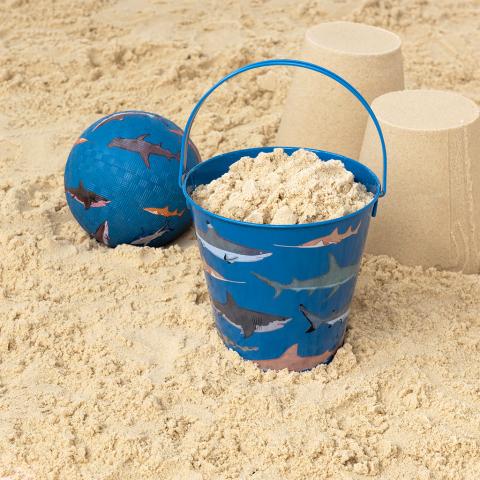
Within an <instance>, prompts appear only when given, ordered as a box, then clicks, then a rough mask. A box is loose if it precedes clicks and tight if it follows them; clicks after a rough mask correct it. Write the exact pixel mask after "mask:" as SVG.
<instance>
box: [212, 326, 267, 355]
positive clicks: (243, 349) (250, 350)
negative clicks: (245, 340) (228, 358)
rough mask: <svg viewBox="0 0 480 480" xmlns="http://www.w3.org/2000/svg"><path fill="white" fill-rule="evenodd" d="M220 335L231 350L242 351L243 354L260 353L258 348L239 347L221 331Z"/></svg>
mask: <svg viewBox="0 0 480 480" xmlns="http://www.w3.org/2000/svg"><path fill="white" fill-rule="evenodd" d="M218 334H219V335H220V338H221V339H222V340H223V343H224V344H225V345H226V346H227V347H229V348H233V349H235V350H240V351H242V352H258V347H242V346H241V345H238V343H235V342H234V341H233V340H232V339H231V338H229V337H227V336H226V335H225V334H224V333H222V332H221V331H220V330H218Z"/></svg>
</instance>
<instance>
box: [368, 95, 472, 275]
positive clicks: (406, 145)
mask: <svg viewBox="0 0 480 480" xmlns="http://www.w3.org/2000/svg"><path fill="white" fill-rule="evenodd" d="M372 108H373V110H374V111H375V113H376V115H377V117H378V120H379V121H380V124H381V126H382V129H383V132H384V135H385V141H386V144H387V150H388V154H389V159H390V161H389V172H388V182H389V183H388V194H387V196H386V197H385V198H384V199H383V200H382V202H381V205H379V209H378V216H379V219H378V220H379V221H376V222H373V224H372V227H371V229H370V232H369V238H368V243H367V251H368V252H371V253H375V254H382V253H384V254H388V255H391V256H393V257H395V258H396V259H398V260H399V261H400V262H402V263H405V264H408V265H424V266H427V267H430V266H435V267H440V268H444V269H449V270H463V271H464V272H466V273H479V272H480V119H479V110H478V107H477V105H476V104H475V103H474V102H473V101H471V100H469V99H468V98H465V97H463V96H462V95H459V94H457V93H453V92H445V91H434V90H404V91H400V92H391V93H387V94H385V95H382V96H381V97H379V98H377V99H376V100H375V101H374V102H373V104H372ZM360 161H361V162H362V163H364V164H366V165H368V166H370V167H371V168H372V169H373V170H374V171H375V172H376V173H377V174H378V173H379V172H380V171H381V165H380V162H381V153H380V146H379V142H378V140H377V136H376V133H375V130H374V127H373V124H370V123H368V125H367V129H366V131H365V139H364V142H363V146H362V150H361V155H360Z"/></svg>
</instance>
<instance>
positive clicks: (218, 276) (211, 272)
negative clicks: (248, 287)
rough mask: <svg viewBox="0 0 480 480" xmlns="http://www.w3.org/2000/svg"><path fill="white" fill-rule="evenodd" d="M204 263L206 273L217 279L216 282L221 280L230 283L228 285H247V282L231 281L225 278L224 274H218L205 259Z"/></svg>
mask: <svg viewBox="0 0 480 480" xmlns="http://www.w3.org/2000/svg"><path fill="white" fill-rule="evenodd" d="M202 263H203V270H204V271H205V273H208V275H210V277H212V278H215V279H216V280H220V281H221V282H228V283H246V282H239V281H236V280H229V279H228V278H225V277H224V276H223V275H222V274H220V273H219V272H217V271H216V270H215V269H214V268H213V267H212V266H211V265H209V264H208V263H207V262H206V261H205V259H204V258H202Z"/></svg>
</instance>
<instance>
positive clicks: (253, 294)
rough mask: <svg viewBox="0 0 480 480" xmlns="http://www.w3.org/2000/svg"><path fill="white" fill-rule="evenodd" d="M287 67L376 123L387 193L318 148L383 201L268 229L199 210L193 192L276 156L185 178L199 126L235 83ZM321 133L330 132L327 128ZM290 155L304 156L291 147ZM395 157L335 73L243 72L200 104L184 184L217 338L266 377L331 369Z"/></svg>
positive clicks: (202, 167) (220, 164)
mask: <svg viewBox="0 0 480 480" xmlns="http://www.w3.org/2000/svg"><path fill="white" fill-rule="evenodd" d="M275 65H287V66H294V67H300V68H306V69H310V70H313V71H316V72H319V73H322V74H323V75H326V76H328V77H330V78H332V79H334V80H336V81H337V82H338V83H340V84H341V85H342V86H343V87H345V88H346V89H347V90H349V91H350V92H351V93H352V94H353V95H355V96H356V97H357V98H358V100H359V101H360V102H361V103H362V105H363V106H364V107H365V108H366V110H367V111H368V113H369V115H370V117H371V118H372V120H373V123H374V124H375V126H376V128H377V131H378V134H379V136H380V141H381V145H382V151H383V168H384V170H383V188H382V184H380V181H379V179H378V177H377V176H376V175H375V174H374V173H373V172H372V171H371V170H370V169H369V168H367V167H366V166H365V165H362V164H361V163H359V162H357V161H355V160H352V159H350V158H346V157H344V156H342V155H338V154H335V153H330V152H325V151H323V150H315V149H309V150H311V151H313V152H315V153H316V154H317V155H318V157H319V158H320V159H321V160H328V159H332V158H333V159H339V160H341V161H342V162H343V163H344V165H345V168H346V169H347V170H349V171H350V172H352V173H353V174H354V176H355V180H356V181H358V182H361V183H363V184H364V185H365V186H366V188H367V190H368V191H370V192H372V193H373V194H374V198H373V200H372V201H371V202H370V203H369V204H368V205H366V206H365V207H363V208H362V209H360V210H358V211H357V212H355V213H352V214H350V215H346V216H344V217H340V218H336V219H334V220H328V221H323V222H316V223H308V224H300V225H262V224H254V223H248V222H241V221H237V220H232V219H228V218H225V217H221V216H219V215H216V214H214V213H212V212H209V211H207V210H205V209H203V208H202V207H201V206H200V205H198V204H197V203H195V201H194V200H193V199H192V197H191V192H192V191H193V190H194V189H195V188H196V187H197V186H198V185H201V184H207V183H210V182H211V181H212V180H214V179H216V178H218V177H220V176H221V175H223V174H224V173H226V172H227V171H228V168H229V167H230V165H232V164H233V163H235V162H236V161H238V160H240V158H241V157H243V156H250V157H256V156H257V155H258V154H259V153H261V152H271V151H272V150H273V149H274V148H277V147H258V148H248V149H245V150H238V151H234V152H229V153H225V154H221V155H217V156H215V157H213V158H211V159H209V160H206V161H204V162H202V163H199V164H198V165H196V166H194V167H193V168H192V169H191V170H189V171H186V168H187V166H186V152H187V145H188V140H189V135H190V130H191V128H192V124H193V121H194V119H195V117H196V115H197V112H198V110H199V108H200V107H201V105H202V104H203V102H204V101H205V100H206V98H207V97H208V96H209V95H210V94H211V93H212V92H213V91H214V90H215V89H217V88H218V87H219V86H220V85H221V84H223V83H224V82H226V81H227V80H228V79H230V78H232V77H234V76H236V75H238V74H240V73H242V72H245V71H247V70H252V69H255V68H259V67H266V66H275ZM319 128H321V125H319ZM282 148H284V150H285V151H286V152H287V153H288V154H289V155H290V154H292V153H293V152H294V151H295V150H297V149H298V148H297V147H282ZM386 167H387V155H386V148H385V142H384V138H383V134H382V131H381V128H380V125H379V123H378V121H377V119H376V117H375V114H374V113H373V111H372V109H371V108H370V106H369V105H368V103H367V101H366V100H365V99H364V98H363V97H362V95H361V94H360V93H359V92H358V91H357V90H356V89H355V88H354V87H353V86H352V85H350V84H349V83H348V82H347V81H345V80H344V79H343V78H341V77H339V76H338V75H336V74H335V73H333V72H331V71H329V70H327V69H325V68H323V67H320V66H318V65H314V64H312V63H307V62H303V61H297V60H268V61H263V62H258V63H253V64H250V65H247V66H244V67H242V68H240V69H238V70H236V71H234V72H232V73H230V74H229V75H227V76H226V77H225V78H223V79H222V80H220V81H219V82H217V83H216V84H215V85H214V86H213V87H212V88H210V90H208V91H207V92H206V93H205V94H204V95H203V96H202V98H201V99H200V100H199V102H198V103H197V105H196V106H195V108H194V109H193V111H192V113H191V114H190V117H189V119H188V121H187V125H186V127H185V131H184V135H183V139H182V150H181V162H180V171H179V183H180V186H181V187H182V189H183V193H184V195H185V198H186V200H187V204H188V206H189V208H190V209H191V210H192V214H193V220H194V224H195V229H196V233H197V239H198V246H199V248H200V253H201V256H202V259H203V262H204V268H205V277H206V281H207V285H208V290H209V293H210V297H211V303H212V307H213V313H214V317H215V323H216V326H217V329H218V332H219V334H220V336H221V338H222V340H223V342H224V343H225V345H226V346H227V347H228V348H231V349H233V350H235V351H236V352H238V353H239V354H240V355H241V356H242V357H243V358H245V359H247V360H252V361H254V362H256V363H257V364H258V365H259V366H260V367H261V368H263V369H275V370H280V369H283V368H287V369H289V370H295V371H302V370H309V369H311V368H313V367H315V366H316V365H318V364H320V363H327V362H329V361H330V360H331V359H332V358H333V356H334V354H335V352H336V351H337V349H338V348H339V347H340V346H341V345H342V344H343V339H344V336H345V330H346V327H347V320H348V315H349V311H350V303H351V300H352V297H353V292H354V289H355V283H356V280H357V275H358V270H359V268H360V263H361V259H362V254H363V249H364V245H365V240H366V238H367V232H368V226H369V223H370V217H372V216H375V213H376V208H377V202H378V198H379V197H382V196H384V195H385V188H386Z"/></svg>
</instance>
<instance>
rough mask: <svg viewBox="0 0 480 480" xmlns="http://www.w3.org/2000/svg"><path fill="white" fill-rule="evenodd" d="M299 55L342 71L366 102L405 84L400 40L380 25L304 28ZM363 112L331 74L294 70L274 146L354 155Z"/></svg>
mask: <svg viewBox="0 0 480 480" xmlns="http://www.w3.org/2000/svg"><path fill="white" fill-rule="evenodd" d="M301 58H302V59H303V60H306V61H308V62H312V63H315V64H317V65H321V66H322V67H325V68H328V69H330V70H332V71H334V72H335V73H337V74H339V75H341V76H342V77H343V78H345V79H346V80H347V81H349V82H350V83H351V84H352V85H354V86H355V87H356V88H357V89H358V90H359V91H360V92H361V93H362V95H363V96H364V97H365V98H366V100H367V101H368V102H369V103H370V102H371V101H372V100H373V99H374V98H376V97H378V96H379V95H382V94H383V93H386V92H390V91H394V90H401V89H403V88H404V75H403V59H402V51H401V40H400V38H399V37H398V36H397V35H395V34H394V33H392V32H389V31H387V30H384V29H382V28H377V27H373V26H370V25H364V24H360V23H353V22H343V21H342V22H329V23H322V24H319V25H316V26H314V27H311V28H310V29H308V30H307V32H306V33H305V39H304V44H303V48H302V52H301ZM367 118H368V115H367V113H366V112H365V110H364V109H363V108H362V107H361V106H360V104H359V103H358V101H357V100H356V99H355V98H354V97H353V96H352V95H350V94H349V93H348V92H347V91H346V90H344V89H343V88H341V87H340V86H338V85H337V84H336V83H335V82H333V81H332V80H331V79H330V78H326V77H322V76H320V75H315V74H313V73H312V72H308V71H306V70H298V71H297V72H296V73H295V76H294V79H293V81H292V85H291V88H290V91H289V94H288V97H287V101H286V104H285V109H284V111H283V116H282V120H281V124H280V127H279V130H278V134H277V138H276V144H277V145H291V146H293V145H297V146H301V147H310V148H321V149H322V150H326V151H330V152H336V153H341V154H343V155H346V156H347V157H350V158H354V159H356V158H358V155H359V153H360V148H361V145H362V140H363V134H364V131H365V126H366V123H367Z"/></svg>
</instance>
